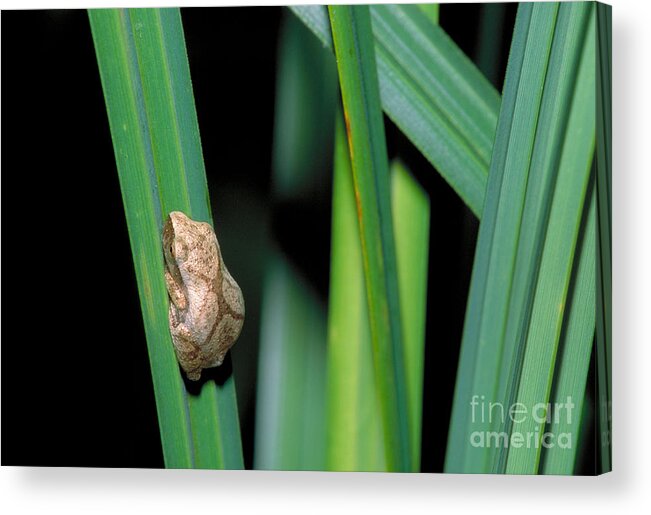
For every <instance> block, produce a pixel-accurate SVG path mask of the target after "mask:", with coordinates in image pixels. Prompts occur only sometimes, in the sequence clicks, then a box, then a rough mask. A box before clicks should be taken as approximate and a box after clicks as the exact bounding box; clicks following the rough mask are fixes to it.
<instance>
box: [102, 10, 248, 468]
mask: <svg viewBox="0 0 651 515" xmlns="http://www.w3.org/2000/svg"><path fill="white" fill-rule="evenodd" d="M89 18H90V22H91V28H92V31H93V38H94V41H95V47H96V53H97V59H98V64H99V69H100V75H101V77H102V85H103V89H104V93H105V99H106V104H107V112H108V115H109V123H110V126H111V136H112V138H113V143H114V148H115V154H116V162H117V165H118V174H119V177H120V185H121V189H122V196H123V202H124V206H125V212H126V215H127V223H128V227H129V234H130V239H131V244H132V251H133V254H134V264H135V266H136V272H137V277H138V278H139V279H138V285H139V292H140V295H141V304H142V306H143V318H144V319H145V327H146V335H147V344H148V349H149V356H150V363H151V369H152V375H153V378H154V390H155V395H156V403H157V409H158V413H159V426H160V430H161V439H162V442H163V453H164V457H165V464H166V466H167V467H170V468H178V467H197V468H242V466H243V462H242V451H241V440H240V436H239V421H238V416H237V407H236V403H235V390H234V381H233V377H232V375H231V377H229V378H227V379H226V381H225V383H224V384H223V385H221V386H219V387H218V386H217V385H216V383H215V382H214V381H206V382H204V383H203V384H202V385H201V386H200V387H199V389H198V391H197V392H193V393H191V392H189V391H188V390H187V389H186V387H185V384H184V382H183V379H182V377H181V375H180V374H181V373H180V370H179V367H178V364H177V363H176V358H175V355H174V351H173V346H172V342H171V337H170V334H169V325H168V324H169V322H168V320H167V314H166V312H167V305H168V300H167V293H166V288H165V285H164V281H163V260H162V250H161V249H162V242H161V232H162V225H163V220H164V217H165V216H166V215H167V213H168V212H169V211H170V210H172V209H178V210H181V211H184V212H185V213H186V214H188V215H189V216H191V217H193V218H195V219H199V220H204V221H211V216H210V206H209V204H208V200H207V199H208V191H207V185H206V179H205V170H204V167H203V157H202V154H201V145H200V140H199V132H198V124H197V120H196V110H195V106H194V100H193V96H192V88H191V83H190V77H189V66H188V63H187V55H186V50H185V42H184V38H183V30H182V26H181V18H180V13H179V10H178V9H166V10H156V9H136V10H90V11H89ZM144 220H146V221H147V223H146V224H143V223H142V222H143V221H144ZM141 242H147V246H146V248H142V247H141ZM139 270H141V272H139ZM145 277H147V278H146V279H145ZM152 309H154V310H156V313H157V315H156V318H155V320H152V321H149V322H148V318H149V317H150V316H151V314H150V312H151V311H152ZM149 324H151V325H152V326H155V327H151V328H150V329H147V327H148V325H149Z"/></svg>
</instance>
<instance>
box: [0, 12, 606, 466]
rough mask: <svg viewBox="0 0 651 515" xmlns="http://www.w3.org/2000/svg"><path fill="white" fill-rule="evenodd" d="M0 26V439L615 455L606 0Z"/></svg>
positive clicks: (420, 462)
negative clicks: (3, 240) (0, 287)
mask: <svg viewBox="0 0 651 515" xmlns="http://www.w3.org/2000/svg"><path fill="white" fill-rule="evenodd" d="M2 32H3V43H4V45H3V47H4V50H3V72H4V73H3V84H2V87H3V91H4V94H5V95H6V97H5V98H11V99H12V102H4V103H3V104H4V105H3V108H4V109H3V123H4V126H5V127H11V128H12V130H11V131H4V134H3V165H4V166H5V170H7V169H9V168H12V169H14V168H15V169H20V170H21V171H22V173H20V174H16V173H14V174H5V177H4V180H5V187H6V188H7V191H16V192H19V191H29V193H30V197H31V198H33V199H34V206H35V207H36V206H38V208H37V209H33V210H25V209H24V207H23V208H22V209H19V208H16V212H20V213H21V223H20V224H11V225H9V226H8V225H7V224H5V227H3V229H4V230H5V231H6V233H7V236H6V237H7V241H12V242H14V243H13V247H14V248H20V249H23V250H22V251H21V253H20V270H23V271H32V270H41V271H43V270H51V271H56V275H55V276H54V275H52V274H51V273H37V274H32V273H20V274H14V276H13V277H12V276H10V277H7V274H5V277H6V278H5V281H9V282H11V281H12V280H15V281H17V284H16V288H8V291H12V292H13V293H12V302H11V303H6V304H5V310H6V314H7V317H6V319H11V320H14V319H18V318H19V317H18V310H19V309H23V308H22V307H24V306H33V305H34V302H35V299H37V298H40V299H43V297H44V296H46V297H47V302H46V303H45V304H47V305H48V306H49V307H48V309H43V310H40V311H39V319H38V320H39V321H38V323H37V324H36V323H35V324H30V326H33V327H34V329H36V331H34V332H32V331H30V335H29V336H25V334H23V336H21V337H20V338H18V339H16V341H20V342H21V344H20V345H18V344H10V343H9V339H8V338H5V343H4V345H3V358H4V359H3V365H2V366H3V370H2V373H3V376H4V377H5V378H6V379H7V381H8V382H7V384H10V385H11V387H9V386H8V387H6V388H4V390H3V391H4V393H3V399H2V400H3V403H2V404H3V407H2V410H3V421H4V423H3V427H2V429H3V431H2V434H3V437H2V438H3V451H4V452H3V457H2V461H3V465H31V466H88V467H151V468H158V467H166V468H204V469H224V468H225V469H242V468H246V469H267V470H328V471H386V472H392V471H400V472H450V473H498V474H562V475H573V474H583V475H596V474H599V473H602V472H606V471H609V470H610V468H611V446H610V427H611V418H610V412H611V408H610V398H611V373H610V369H611V342H610V340H611V337H610V335H611V316H610V313H611V293H610V292H611V259H610V256H611V249H610V242H611V232H610V220H611V207H610V206H611V193H610V192H611V186H610V184H611V160H610V159H611V158H610V155H611V154H610V142H611V129H610V127H611V125H610V123H611V122H610V80H611V77H610V68H611V66H610V64H611V63H610V60H611V57H610V56H611V29H610V7H608V6H605V5H603V4H599V3H594V2H567V3H562V4H560V3H536V4H532V3H520V4H516V3H510V4H442V5H440V6H439V5H435V4H422V5H370V6H289V7H268V8H262V7H250V8H201V9H199V8H183V9H125V10H111V9H109V10H92V9H91V10H89V11H88V12H85V11H72V10H60V11H5V12H3V15H2ZM44 85H46V87H44ZM34 142H38V148H39V151H38V152H34V151H33V143H34ZM25 157H28V158H27V159H25ZM11 165H13V166H11ZM15 198H16V200H17V199H18V198H20V196H18V195H17V196H16V197H15ZM11 200H13V199H8V201H9V202H10V201H11ZM25 227H35V228H38V231H37V232H38V237H34V234H33V232H31V231H25V230H24V228H25ZM80 235H81V237H80ZM43 263H47V266H45V267H44V266H43ZM44 285H45V286H46V287H45V288H44ZM35 292H39V293H38V294H36V293H35ZM23 313H24V311H23Z"/></svg>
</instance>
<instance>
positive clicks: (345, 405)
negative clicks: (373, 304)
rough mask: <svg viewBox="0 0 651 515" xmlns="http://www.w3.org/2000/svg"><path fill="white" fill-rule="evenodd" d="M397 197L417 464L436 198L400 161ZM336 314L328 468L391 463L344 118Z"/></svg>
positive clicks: (333, 291) (331, 321)
mask: <svg viewBox="0 0 651 515" xmlns="http://www.w3.org/2000/svg"><path fill="white" fill-rule="evenodd" d="M391 168H392V170H391V175H392V184H391V190H392V191H391V199H392V208H393V209H392V211H393V220H394V230H395V239H396V259H397V262H398V283H399V288H400V312H401V316H402V320H403V322H404V324H403V334H404V347H405V367H406V374H407V386H408V393H409V413H410V421H411V431H412V434H411V438H412V442H413V449H412V470H413V471H418V470H419V464H420V439H421V418H422V391H423V353H424V343H425V314H426V300H427V299H426V297H427V265H428V261H427V259H428V250H429V245H428V243H429V214H430V208H429V199H428V197H427V194H426V193H425V191H424V190H423V189H422V188H421V187H420V185H419V184H418V183H417V182H416V181H415V179H414V178H413V177H412V176H411V175H410V174H409V172H408V171H407V169H406V168H405V166H404V165H403V164H402V163H400V162H394V163H393V165H392V167H391ZM333 184H334V185H333V201H332V251H331V252H332V254H331V270H330V307H329V316H328V468H329V469H330V470H340V471H355V470H357V471H383V470H386V460H385V456H384V444H383V434H382V424H381V411H380V405H379V398H378V396H377V391H376V388H375V383H374V378H373V366H372V363H373V354H372V353H373V350H372V346H371V337H370V328H369V321H368V309H367V303H366V298H365V294H364V268H363V262H362V249H361V245H360V240H359V227H358V225H359V224H358V220H357V213H356V210H355V192H354V186H353V177H352V170H351V167H350V156H349V154H348V145H347V142H346V134H345V129H344V123H343V120H340V121H339V123H338V125H337V129H336V138H335V163H334V183H333Z"/></svg>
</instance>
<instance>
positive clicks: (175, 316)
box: [162, 211, 245, 381]
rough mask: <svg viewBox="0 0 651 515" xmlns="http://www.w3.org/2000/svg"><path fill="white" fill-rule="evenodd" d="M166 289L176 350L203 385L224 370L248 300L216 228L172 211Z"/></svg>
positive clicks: (166, 242) (165, 244)
mask: <svg viewBox="0 0 651 515" xmlns="http://www.w3.org/2000/svg"><path fill="white" fill-rule="evenodd" d="M162 240H163V256H164V269H165V285H166V287H167V293H168V297H169V328H170V333H171V336H172V343H173V345H174V351H175V354H176V357H177V360H178V362H179V365H180V366H181V369H182V370H183V371H184V372H185V374H186V376H187V377H188V379H189V380H191V381H198V380H199V379H200V378H201V372H202V371H203V370H204V369H208V368H214V367H219V366H220V365H221V364H222V363H223V362H224V358H225V356H226V353H227V352H228V350H229V349H230V348H231V347H232V346H233V344H234V343H235V341H236V340H237V339H238V337H239V335H240V332H241V331H242V326H243V324H244V314H245V313H244V297H243V295H242V290H241V289H240V287H239V285H238V284H237V282H236V281H235V279H233V276H232V275H231V274H230V273H229V271H228V268H226V264H225V263H224V259H223V257H222V254H221V248H220V245H219V241H218V240H217V236H216V234H215V231H214V229H213V228H212V226H211V225H210V224H208V223H206V222H198V221H195V220H192V219H191V218H190V217H188V216H187V215H186V214H185V213H183V212H181V211H172V212H170V213H169V214H168V216H167V218H166V219H165V222H164V224H163V237H162Z"/></svg>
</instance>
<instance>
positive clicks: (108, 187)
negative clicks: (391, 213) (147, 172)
mask: <svg viewBox="0 0 651 515" xmlns="http://www.w3.org/2000/svg"><path fill="white" fill-rule="evenodd" d="M481 8H482V7H481V6H479V5H472V4H464V5H444V6H442V8H441V25H442V26H443V28H444V29H445V30H446V31H447V32H448V34H450V35H451V36H452V38H453V39H454V40H455V41H456V42H457V44H459V45H460V47H461V48H462V49H463V50H464V51H465V52H466V53H467V54H468V55H469V56H471V57H474V55H475V53H476V48H475V47H476V32H477V31H476V27H477V25H478V21H479V14H480V9H481ZM283 16H291V14H289V13H288V12H287V11H285V10H284V9H282V8H213V9H194V8H193V9H182V18H183V25H184V30H185V34H186V44H187V47H188V56H189V60H190V68H191V72H192V79H193V86H194V94H195V101H196V106H197V112H198V117H199V125H200V129H201V136H202V142H203V150H204V159H205V163H206V170H207V174H208V181H209V185H210V190H211V194H213V195H214V192H215V191H222V192H223V191H237V192H239V194H240V195H245V196H246V201H247V204H248V205H250V206H255V209H252V210H251V211H250V212H251V221H250V223H249V225H250V234H247V237H246V238H241V237H239V235H237V234H229V233H228V230H226V235H225V237H226V238H227V239H230V240H231V241H232V242H233V243H232V244H233V245H234V246H237V245H238V243H237V242H238V241H239V242H240V243H239V245H240V247H242V245H248V247H246V248H244V249H243V250H244V253H246V254H247V255H253V257H255V252H256V245H257V244H258V243H259V242H260V241H263V240H265V238H266V239H269V238H272V239H274V240H275V241H277V242H280V245H281V247H282V248H283V249H284V250H285V252H286V253H287V254H288V255H289V256H290V257H291V258H292V260H293V261H294V262H295V264H296V266H298V267H299V268H300V269H301V270H302V271H303V272H304V274H305V275H306V276H307V277H308V278H309V280H310V281H311V282H312V283H313V284H314V286H315V287H316V289H317V291H318V292H319V293H320V294H321V295H322V296H323V297H324V298H325V296H326V294H327V284H328V263H329V242H330V235H329V229H330V198H329V195H330V192H329V191H327V189H326V191H324V192H323V197H322V199H321V201H320V202H316V203H311V204H310V205H307V206H306V205H304V204H300V205H299V204H288V203H284V204H283V203H279V202H274V200H273V199H272V198H271V195H270V172H271V144H272V133H273V119H274V88H275V81H276V76H275V71H276V51H277V36H278V31H279V26H280V23H281V20H282V18H283ZM514 19H515V4H511V5H510V6H509V8H508V11H507V16H506V23H505V28H504V30H503V33H502V34H496V36H495V37H499V38H501V40H502V56H501V57H500V63H499V64H500V73H499V76H498V77H497V79H496V84H495V85H496V87H498V89H501V81H502V80H503V74H504V68H505V65H506V59H507V56H508V44H509V41H510V38H511V32H512V28H513V23H514ZM469 28H472V29H473V30H469ZM252 32H253V34H254V36H255V37H251V34H252ZM385 120H386V130H387V141H388V147H389V153H390V154H391V155H392V156H393V155H400V156H401V158H402V159H403V160H404V161H406V163H407V165H408V167H409V168H410V169H411V170H412V171H413V172H414V173H415V175H416V176H417V178H418V179H419V181H420V182H421V183H422V184H423V186H424V187H425V188H426V189H427V190H428V192H429V193H430V197H431V210H432V211H431V234H430V241H431V245H432V247H431V250H430V267H429V286H428V319H427V343H426V363H425V393H424V400H423V402H424V406H425V408H426V409H424V410H423V413H424V420H423V452H422V454H423V461H422V464H421V468H422V470H423V471H441V470H442V467H443V458H444V452H445V445H446V440H447V429H448V428H447V423H441V420H446V421H447V420H448V419H449V415H450V410H451V402H452V396H453V391H454V379H455V375H456V369H457V360H458V353H459V342H460V339H461V330H462V327H463V316H464V310H465V302H466V298H467V289H468V283H469V280H470V270H471V266H472V257H473V252H474V241H475V238H476V231H477V221H476V219H475V218H474V216H473V215H472V214H470V212H469V211H468V210H467V208H466V207H465V206H464V205H463V203H462V202H461V201H460V200H459V199H458V197H457V196H456V194H455V193H454V192H453V191H452V190H451V189H450V188H449V187H448V186H447V184H446V183H445V182H444V181H443V180H442V179H441V178H440V177H439V176H438V174H436V173H435V172H434V171H433V170H432V168H431V165H430V164H429V163H428V162H427V161H425V159H424V158H423V157H422V156H421V155H420V154H419V153H418V151H416V150H415V149H414V148H413V147H412V146H411V144H410V143H409V142H408V141H407V140H406V138H405V137H404V136H403V135H402V134H401V133H400V132H399V131H398V130H397V129H396V128H395V127H394V126H393V125H392V123H391V122H390V121H389V120H388V119H386V118H385ZM225 141H226V142H228V144H224V143H223V142H225ZM251 149H254V150H253V151H252V150H251ZM215 170H218V176H217V173H216V172H215ZM230 207H231V206H229V205H228V203H222V204H221V205H220V207H219V210H220V212H221V215H220V214H219V213H215V212H214V213H213V214H214V215H215V217H216V218H219V217H220V216H221V217H222V218H223V219H224V220H225V222H224V225H225V226H227V227H228V217H229V213H230V212H232V211H236V210H231V209H229V208H230ZM213 211H216V208H215V203H214V202H213ZM315 228H316V229H315ZM296 234H300V235H302V238H301V239H300V240H298V241H297V239H296V237H295V235H296ZM221 240H222V236H221V235H220V241H221ZM242 241H245V242H246V243H242ZM2 246H3V249H4V252H3V256H2V257H3V259H2V277H3V285H2V294H3V295H2V297H3V298H2V300H3V310H2V315H3V334H2V420H3V424H2V464H3V465H42V466H97V467H162V466H163V460H162V453H161V448H160V441H159V435H158V427H157V420H156V410H155V402H154V396H153V390H152V383H151V378H150V371H149V363H148V357H147V350H146V344H145V338H144V330H143V326H142V320H141V316H140V306H139V302H138V295H137V289H136V284H135V276H134V271H133V264H132V258H131V252H130V247H129V240H128V234H127V230H126V223H125V218H124V212H123V207H122V200H121V196H120V188H119V183H118V176H117V173H116V170H115V161H114V158H113V150H112V145H111V138H110V133H109V129H108V121H107V118H106V112H105V107H104V99H103V96H102V90H101V84H100V80H99V74H98V70H97V65H96V61H95V54H94V48H93V43H92V38H91V33H90V28H89V24H88V18H87V14H86V12H85V11H76V10H67V11H3V12H2ZM222 246H223V247H224V248H228V246H227V244H225V243H222ZM437 249H445V252H442V251H439V250H437ZM225 258H226V260H227V262H228V263H229V268H231V271H233V268H235V269H236V268H237V266H238V265H237V263H236V264H234V266H233V265H231V263H230V261H229V260H228V259H227V257H226V256H225ZM244 266H245V265H242V267H243V269H244ZM246 270H248V271H247V272H246V273H245V274H244V277H241V276H240V275H238V274H237V273H235V272H234V274H233V275H234V276H235V277H237V278H238V282H239V281H240V279H242V281H243V282H244V284H243V289H244V290H245V291H246V292H247V324H245V332H246V333H245V332H243V337H244V336H246V338H245V339H246V340H247V341H251V342H255V340H256V336H257V331H258V327H259V324H258V322H259V307H260V306H259V304H260V284H261V281H262V271H261V267H259V266H258V268H256V267H255V266H253V267H249V268H247V269H246ZM242 347H243V348H242V349H239V345H236V346H235V348H234V359H233V362H234V367H235V373H236V376H235V377H236V384H237V392H238V405H239V412H240V421H241V426H242V437H243V445H244V455H245V465H246V466H247V467H249V468H250V467H251V465H252V456H253V434H254V413H255V397H254V392H255V379H256V368H257V362H256V360H257V347H256V344H255V343H251V344H249V346H248V347H247V346H242ZM428 406H429V407H430V409H427V407H428ZM432 406H435V409H431V407H432ZM432 414H435V415H436V418H434V417H432V416H431V415H432ZM428 415H430V416H429V417H428ZM588 454H589V453H588Z"/></svg>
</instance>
